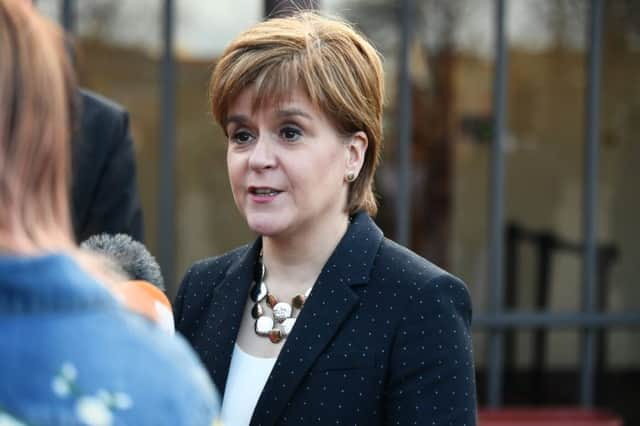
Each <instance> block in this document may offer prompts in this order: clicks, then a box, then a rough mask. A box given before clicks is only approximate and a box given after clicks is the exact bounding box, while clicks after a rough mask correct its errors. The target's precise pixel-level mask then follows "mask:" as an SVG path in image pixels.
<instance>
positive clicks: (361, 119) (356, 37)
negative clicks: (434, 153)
mask: <svg viewBox="0 0 640 426" xmlns="http://www.w3.org/2000/svg"><path fill="white" fill-rule="evenodd" d="M249 85H253V86H254V89H255V92H256V95H255V99H254V107H255V108H258V107H259V106H261V105H263V104H264V103H266V102H278V101H282V100H285V99H286V98H287V96H288V95H289V94H291V92H292V91H293V90H294V89H296V88H301V89H302V90H303V91H304V92H305V93H306V95H307V96H308V97H309V99H310V101H311V103H312V104H313V105H314V106H316V107H318V108H319V109H320V110H321V111H322V112H323V113H324V114H325V115H326V116H327V117H328V118H329V119H330V120H331V121H332V122H333V123H334V125H335V126H336V127H337V129H338V130H339V131H340V132H341V133H344V134H346V135H348V134H353V133H355V132H358V131H362V132H364V133H365V134H366V135H367V138H368V148H367V152H366V154H365V159H364V164H363V166H362V169H361V171H360V173H359V175H358V177H357V179H356V180H355V181H354V182H353V183H352V184H351V186H350V190H349V195H348V199H347V210H348V212H349V214H353V213H355V212H356V211H358V210H366V211H367V212H368V213H369V214H370V215H375V214H376V213H377V210H378V206H377V201H376V198H375V195H374V192H373V180H374V174H375V171H376V168H377V167H378V164H379V162H380V149H381V144H382V109H383V103H384V80H383V70H382V61H381V57H380V55H379V54H378V52H377V51H376V49H375V48H374V47H373V46H372V45H371V43H369V42H368V41H367V40H366V39H365V38H364V37H363V36H362V35H361V34H359V33H358V32H357V31H356V30H355V29H354V28H353V27H352V26H351V25H350V24H348V23H347V22H344V21H342V20H339V19H336V18H328V17H324V16H322V15H319V14H318V13H316V12H299V13H298V14H295V15H293V16H290V17H284V18H274V19H270V20H267V21H264V22H261V23H259V24H257V25H255V26H253V27H251V28H250V29H248V30H246V31H244V32H243V33H242V34H240V35H239V36H238V37H237V38H236V39H235V40H234V41H232V42H231V44H230V45H229V46H228V47H227V48H226V50H225V51H224V52H223V54H222V57H221V58H220V60H219V62H218V63H217V65H216V67H215V69H214V71H213V74H212V76H211V82H210V86H209V96H210V102H211V109H212V112H213V116H214V118H215V119H216V121H217V122H218V123H219V124H220V125H221V126H222V127H224V124H223V123H224V122H225V120H226V115H227V113H228V109H229V106H230V104H231V103H232V102H233V100H234V99H235V98H236V97H237V96H238V95H239V94H240V92H241V91H242V90H243V89H245V88H246V87H247V86H249Z"/></svg>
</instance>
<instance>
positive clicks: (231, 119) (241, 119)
mask: <svg viewBox="0 0 640 426" xmlns="http://www.w3.org/2000/svg"><path fill="white" fill-rule="evenodd" d="M248 122H249V117H247V116H246V115H244V114H234V115H230V116H228V117H227V118H225V120H224V127H227V126H228V125H229V124H231V123H236V124H247V123H248Z"/></svg>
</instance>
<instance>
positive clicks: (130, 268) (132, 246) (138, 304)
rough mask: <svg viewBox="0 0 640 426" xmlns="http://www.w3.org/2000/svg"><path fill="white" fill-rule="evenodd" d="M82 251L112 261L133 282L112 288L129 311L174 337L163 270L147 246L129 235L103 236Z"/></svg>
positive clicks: (83, 245) (93, 237)
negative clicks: (144, 317) (148, 319)
mask: <svg viewBox="0 0 640 426" xmlns="http://www.w3.org/2000/svg"><path fill="white" fill-rule="evenodd" d="M80 247H81V248H83V249H87V250H91V251H93V252H96V253H99V254H102V255H103V256H105V257H107V258H108V259H110V260H112V261H113V262H114V263H115V264H116V265H117V266H118V267H119V269H120V270H121V272H123V273H124V275H126V276H127V277H128V278H129V280H128V281H125V282H122V283H119V284H117V285H115V286H111V287H110V289H111V290H112V292H113V293H114V295H115V296H116V297H117V298H118V299H119V300H120V301H122V302H123V303H124V304H125V306H127V308H129V309H130V310H132V311H134V312H137V313H139V314H141V315H144V316H146V317H148V318H150V319H152V320H153V321H155V322H157V323H158V324H159V325H160V327H161V328H162V329H163V330H165V331H167V332H168V333H169V334H173V333H174V324H173V311H172V308H171V303H170V302H169V299H168V298H167V296H166V295H165V294H164V280H163V279H162V273H161V272H160V266H159V265H158V263H157V262H156V260H155V258H154V257H153V256H152V255H151V253H149V251H148V250H147V249H146V247H145V246H144V245H142V244H141V243H139V242H137V241H135V240H133V239H132V238H131V237H129V236H128V235H125V234H116V235H109V234H100V235H94V236H92V237H90V238H89V239H87V240H86V241H84V242H83V243H82V244H81V245H80Z"/></svg>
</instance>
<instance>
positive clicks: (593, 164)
mask: <svg viewBox="0 0 640 426" xmlns="http://www.w3.org/2000/svg"><path fill="white" fill-rule="evenodd" d="M601 49H602V0H591V7H590V16H589V63H588V79H589V81H588V84H587V105H586V112H587V114H586V146H585V163H584V189H583V235H584V240H585V242H584V252H583V253H584V254H583V259H582V279H583V287H582V304H583V311H584V312H586V313H588V314H590V313H592V312H595V310H596V274H597V271H596V269H597V253H596V249H597V247H596V243H597V242H596V238H597V209H598V205H597V201H598V148H599V143H598V142H599V139H600V67H601V60H602V58H601ZM595 337H596V335H595V330H593V329H588V330H586V331H585V333H584V335H583V340H582V350H581V353H582V365H581V368H580V403H581V405H582V406H585V407H591V406H592V405H593V395H594V366H595Z"/></svg>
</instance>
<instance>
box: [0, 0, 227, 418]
mask: <svg viewBox="0 0 640 426" xmlns="http://www.w3.org/2000/svg"><path fill="white" fill-rule="evenodd" d="M75 93H77V91H76V89H75V86H74V83H73V75H72V72H71V69H70V66H69V63H68V62H67V60H66V58H65V51H64V47H63V37H62V33H61V32H60V31H59V30H58V29H57V28H56V27H55V26H54V25H53V24H51V23H49V22H48V21H46V20H45V19H44V18H42V17H41V16H39V15H38V14H37V13H36V11H35V10H34V9H33V8H32V7H31V6H30V5H29V3H28V2H25V1H22V0H0V341H1V342H2V351H0V377H1V380H0V424H12V425H22V424H25V425H26V424H34V425H71V424H90V425H110V424H131V425H134V424H153V425H172V426H173V425H183V424H184V425H209V424H211V422H212V420H213V418H214V416H216V415H217V412H218V398H217V394H216V392H215V390H214V388H213V387H212V384H211V381H210V380H209V378H208V377H207V374H206V371H205V370H204V369H203V368H202V366H201V364H200V363H199V362H198V361H197V357H196V356H195V354H193V352H192V351H191V349H190V348H189V347H188V345H187V344H186V343H185V342H184V341H183V340H182V339H180V338H174V337H171V336H168V335H166V333H165V332H164V331H163V330H161V329H160V327H159V326H158V325H156V324H154V323H152V322H151V321H147V320H145V319H143V318H142V317H138V316H137V315H135V314H133V313H130V312H127V311H125V310H124V309H123V308H122V307H121V306H120V304H119V303H118V302H117V301H116V300H115V299H114V297H112V293H111V292H110V291H109V289H108V286H109V284H113V283H114V282H111V281H110V280H111V279H116V277H115V276H112V275H111V274H110V273H109V272H107V271H108V270H107V267H106V266H107V265H106V263H103V262H102V261H101V260H100V259H97V258H93V257H90V256H89V255H86V254H81V253H80V251H79V249H78V248H77V247H76V245H75V243H74V239H73V233H72V225H71V220H70V213H69V196H68V177H69V176H68V175H69V156H70V152H69V151H70V147H69V143H68V141H69V139H70V137H69V135H70V129H71V126H72V122H73V118H74V117H73V116H74V113H73V111H74V108H75V107H74V103H75V101H74V95H73V94H75Z"/></svg>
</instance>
